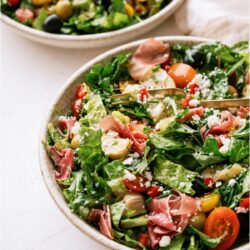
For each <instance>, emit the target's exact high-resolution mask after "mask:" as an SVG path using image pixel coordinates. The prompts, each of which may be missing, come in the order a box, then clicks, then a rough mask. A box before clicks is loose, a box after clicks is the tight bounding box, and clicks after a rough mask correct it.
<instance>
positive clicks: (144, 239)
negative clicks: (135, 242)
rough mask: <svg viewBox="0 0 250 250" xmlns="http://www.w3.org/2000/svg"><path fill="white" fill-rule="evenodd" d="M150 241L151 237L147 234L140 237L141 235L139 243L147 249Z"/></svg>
mask: <svg viewBox="0 0 250 250" xmlns="http://www.w3.org/2000/svg"><path fill="white" fill-rule="evenodd" d="M148 240H149V237H148V234H147V233H144V234H143V233H141V234H140V235H139V242H140V243H141V244H142V245H143V246H145V247H147V246H148Z"/></svg>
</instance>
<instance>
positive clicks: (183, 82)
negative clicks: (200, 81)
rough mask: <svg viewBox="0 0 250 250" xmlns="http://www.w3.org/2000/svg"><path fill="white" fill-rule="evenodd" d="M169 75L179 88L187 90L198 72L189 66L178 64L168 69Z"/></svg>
mask: <svg viewBox="0 0 250 250" xmlns="http://www.w3.org/2000/svg"><path fill="white" fill-rule="evenodd" d="M168 74H169V75H170V77H171V78H172V79H173V80H174V82H175V84H176V86H177V87H178V88H185V87H186V86H187V85H188V83H190V82H191V81H192V80H193V79H194V77H195V75H196V70H195V69H194V68H192V67H191V66H190V65H188V64H185V63H176V64H173V65H172V66H171V67H170V68H169V69H168Z"/></svg>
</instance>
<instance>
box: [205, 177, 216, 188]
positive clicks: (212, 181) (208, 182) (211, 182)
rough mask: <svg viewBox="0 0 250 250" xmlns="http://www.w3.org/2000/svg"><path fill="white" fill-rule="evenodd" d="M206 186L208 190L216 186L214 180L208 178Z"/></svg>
mask: <svg viewBox="0 0 250 250" xmlns="http://www.w3.org/2000/svg"><path fill="white" fill-rule="evenodd" d="M203 181H204V184H205V185H206V186H207V187H208V188H212V187H213V185H214V180H213V178H210V177H207V178H205V179H204V180H203Z"/></svg>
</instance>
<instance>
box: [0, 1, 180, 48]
mask: <svg viewBox="0 0 250 250" xmlns="http://www.w3.org/2000/svg"><path fill="white" fill-rule="evenodd" d="M183 1H184V0H172V1H171V2H170V3H169V4H168V5H167V6H166V7H164V8H163V9H162V10H160V11H159V12H157V13H156V14H155V15H153V16H151V17H149V18H147V19H145V20H143V21H141V22H139V23H137V24H134V25H131V26H128V27H126V28H122V29H119V30H114V31H109V32H104V33H99V34H88V35H62V34H51V33H47V32H44V31H40V30H36V29H33V28H30V27H28V26H25V25H23V24H21V23H18V22H16V21H15V20H13V19H11V18H10V17H8V16H6V15H4V14H2V13H0V19H1V20H2V21H3V22H4V23H5V24H7V25H8V26H9V27H11V28H13V29H14V30H15V31H16V32H18V33H19V34H20V35H22V36H24V37H26V38H28V39H30V40H33V41H35V42H38V43H42V44H45V45H51V46H55V47H61V48H98V47H105V46H111V45H117V44H121V43H123V42H125V41H128V40H131V39H133V38H135V37H137V36H139V35H142V34H144V33H146V32H148V31H150V30H152V29H153V28H155V27H157V26H158V25H159V24H160V23H162V22H163V21H164V20H165V19H167V18H168V17H169V16H170V15H172V14H173V13H174V12H175V11H176V10H177V9H178V8H179V6H180V5H181V4H182V2H183Z"/></svg>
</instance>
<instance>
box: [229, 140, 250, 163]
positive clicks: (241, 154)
mask: <svg viewBox="0 0 250 250" xmlns="http://www.w3.org/2000/svg"><path fill="white" fill-rule="evenodd" d="M228 154H229V162H230V163H235V162H239V161H240V160H242V159H244V158H246V157H247V156H249V142H248V140H240V139H235V138H232V139H231V144H230V149H229V153H228Z"/></svg>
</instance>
